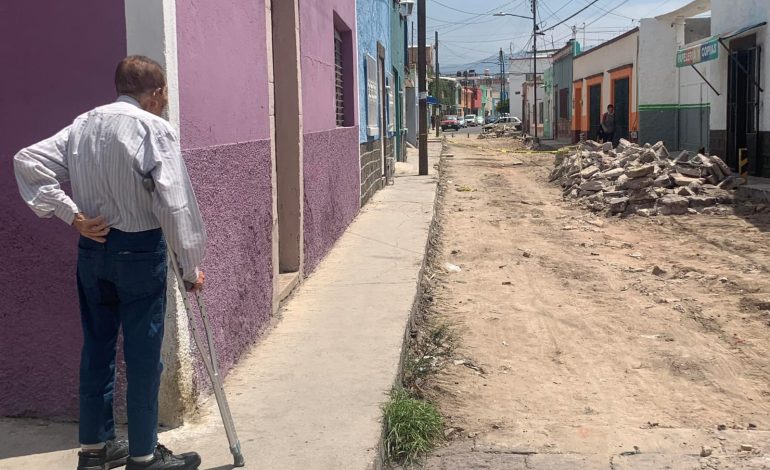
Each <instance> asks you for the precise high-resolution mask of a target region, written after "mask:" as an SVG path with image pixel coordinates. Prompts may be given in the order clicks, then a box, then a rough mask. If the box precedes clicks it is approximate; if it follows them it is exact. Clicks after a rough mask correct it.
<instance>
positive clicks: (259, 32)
mask: <svg viewBox="0 0 770 470" xmlns="http://www.w3.org/2000/svg"><path fill="white" fill-rule="evenodd" d="M176 8H177V41H178V45H177V47H178V57H179V59H178V60H179V82H180V89H179V100H180V103H181V119H180V120H181V131H182V146H183V148H201V147H209V146H215V145H223V144H231V143H234V142H248V141H255V140H264V139H270V123H269V121H268V119H267V116H268V88H267V50H266V48H265V45H266V42H265V41H266V39H267V37H266V27H265V2H264V0H230V1H227V2H212V1H210V0H184V1H177V6H176Z"/></svg>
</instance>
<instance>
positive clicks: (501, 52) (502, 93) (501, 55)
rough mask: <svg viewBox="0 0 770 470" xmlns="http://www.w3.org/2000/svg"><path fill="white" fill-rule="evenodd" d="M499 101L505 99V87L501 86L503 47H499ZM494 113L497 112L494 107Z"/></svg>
mask: <svg viewBox="0 0 770 470" xmlns="http://www.w3.org/2000/svg"><path fill="white" fill-rule="evenodd" d="M499 60H500V101H501V102H502V101H504V100H505V88H504V86H503V74H504V73H505V68H504V67H505V66H504V65H503V48H500V56H499ZM495 113H497V109H495Z"/></svg>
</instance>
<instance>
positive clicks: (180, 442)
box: [0, 142, 441, 470]
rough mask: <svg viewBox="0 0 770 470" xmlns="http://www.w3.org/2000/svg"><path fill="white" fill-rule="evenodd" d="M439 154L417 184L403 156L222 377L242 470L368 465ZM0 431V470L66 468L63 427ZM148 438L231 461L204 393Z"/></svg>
mask: <svg viewBox="0 0 770 470" xmlns="http://www.w3.org/2000/svg"><path fill="white" fill-rule="evenodd" d="M440 150H441V144H440V143H433V142H432V143H431V144H430V153H431V156H432V157H433V158H431V163H430V167H431V168H430V171H431V175H430V176H427V177H426V176H422V177H420V176H413V175H416V174H417V171H416V169H417V156H416V152H413V151H412V150H411V149H410V157H409V163H407V164H403V163H399V164H398V168H397V178H396V183H395V185H394V186H389V187H386V188H385V189H383V190H381V191H379V192H378V193H376V194H375V195H374V197H373V198H372V199H371V200H370V201H369V203H368V204H367V205H366V207H364V209H363V210H362V211H361V213H360V214H359V215H358V217H357V218H356V219H355V220H354V221H353V223H352V224H351V225H350V227H349V228H348V229H347V231H346V232H345V234H344V235H343V236H342V237H341V238H340V240H339V241H338V242H337V244H336V245H335V247H334V248H333V249H332V251H331V252H330V253H329V255H328V256H327V257H326V258H325V259H324V260H323V262H322V263H321V264H320V265H319V266H318V268H317V269H316V271H315V272H314V273H313V274H312V275H311V276H310V277H309V278H308V279H307V280H306V281H305V283H304V284H302V285H301V286H300V288H299V289H298V291H297V292H296V293H295V294H294V296H293V297H292V298H290V300H288V301H287V302H286V304H285V306H284V307H283V308H282V309H281V313H280V315H282V318H281V319H280V321H278V323H277V325H276V327H275V328H274V329H273V330H272V331H271V332H270V333H269V334H268V335H267V336H266V337H265V338H264V339H263V340H262V341H261V342H260V343H259V344H258V345H257V346H256V347H255V348H254V349H253V350H252V351H251V353H250V354H249V355H248V356H247V357H245V358H244V359H242V360H241V362H240V363H239V364H238V366H237V367H236V368H235V369H234V370H233V371H232V372H231V373H230V375H229V376H228V377H227V381H226V384H225V389H226V390H227V393H228V397H229V400H230V407H231V409H232V412H233V415H234V418H235V423H236V427H237V429H238V434H239V437H240V441H241V445H242V447H243V454H244V456H245V458H246V468H253V469H270V470H279V469H287V470H288V469H291V470H299V469H324V470H325V469H335V470H337V469H356V470H365V469H367V468H371V467H373V466H374V463H375V461H376V460H377V459H378V452H379V450H378V443H379V439H380V434H381V420H380V417H381V411H380V406H381V404H382V403H383V402H384V401H386V400H387V396H388V392H389V390H390V389H391V387H392V386H393V384H394V382H395V380H396V373H397V369H398V364H399V359H400V354H401V347H402V343H403V340H404V333H405V329H406V325H407V321H408V319H409V316H410V312H411V309H412V306H413V302H414V298H415V294H416V292H417V282H418V276H419V271H420V269H421V266H422V261H423V258H424V254H425V247H426V242H427V237H428V230H429V227H430V223H431V220H432V218H433V204H434V199H435V194H436V181H437V178H436V171H435V169H434V168H433V165H434V164H435V163H437V158H436V157H438V155H439V153H440ZM0 436H2V438H1V439H0V469H49V470H57V469H67V470H69V469H72V468H74V467H75V466H76V465H77V463H76V462H77V449H76V448H75V446H76V445H77V428H76V426H75V425H72V424H56V423H46V422H39V421H31V420H14V419H3V420H0ZM160 439H161V441H162V442H163V443H165V444H166V445H168V446H169V447H170V448H172V449H174V450H176V451H178V452H183V451H186V450H196V451H198V452H199V453H200V454H201V456H202V458H203V465H202V466H201V467H200V468H201V469H210V470H214V469H226V468H230V465H231V464H232V457H231V456H230V453H229V449H228V444H227V439H226V436H225V432H224V429H223V427H222V425H221V421H220V418H219V414H218V411H217V409H216V402H215V401H214V400H213V398H211V399H209V400H208V401H207V402H206V403H204V404H203V406H202V408H201V412H200V414H199V416H197V417H196V418H195V419H194V421H193V422H190V423H188V424H185V425H184V426H182V427H180V428H177V429H174V430H171V431H167V432H164V433H162V434H161V437H160Z"/></svg>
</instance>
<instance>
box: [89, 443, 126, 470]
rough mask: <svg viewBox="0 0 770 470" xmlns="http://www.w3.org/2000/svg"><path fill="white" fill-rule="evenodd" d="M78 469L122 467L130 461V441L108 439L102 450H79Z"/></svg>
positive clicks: (93, 469)
mask: <svg viewBox="0 0 770 470" xmlns="http://www.w3.org/2000/svg"><path fill="white" fill-rule="evenodd" d="M78 457H79V458H78V470H105V469H110V468H115V467H122V466H123V465H125V464H126V461H128V441H123V440H120V441H116V440H114V439H113V440H111V441H107V443H106V444H105V445H104V447H103V448H102V450H97V451H94V452H84V451H80V452H78Z"/></svg>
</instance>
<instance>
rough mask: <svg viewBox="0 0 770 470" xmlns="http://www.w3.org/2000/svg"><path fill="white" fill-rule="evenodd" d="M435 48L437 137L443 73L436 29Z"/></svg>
mask: <svg viewBox="0 0 770 470" xmlns="http://www.w3.org/2000/svg"><path fill="white" fill-rule="evenodd" d="M433 48H434V49H435V50H434V51H433V53H434V54H436V72H435V74H436V96H435V97H434V98H436V100H437V101H438V104H437V105H433V124H434V125H435V126H436V137H438V129H439V127H441V126H440V124H441V123H440V122H439V115H438V114H437V113H436V110H437V108H438V107H439V106H441V73H440V71H439V68H438V31H436V41H435V45H434V47H433Z"/></svg>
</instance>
